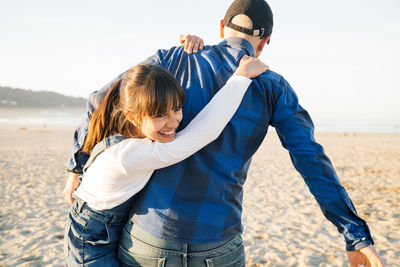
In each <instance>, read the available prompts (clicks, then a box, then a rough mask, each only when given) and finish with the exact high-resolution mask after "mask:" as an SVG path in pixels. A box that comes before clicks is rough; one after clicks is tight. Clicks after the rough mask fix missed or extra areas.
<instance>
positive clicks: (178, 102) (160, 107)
mask: <svg viewBox="0 0 400 267" xmlns="http://www.w3.org/2000/svg"><path fill="white" fill-rule="evenodd" d="M154 89H155V90H154V92H153V94H149V96H150V99H148V101H146V102H147V103H146V107H145V109H144V110H146V114H144V115H146V116H149V117H156V116H158V115H161V114H165V113H167V112H169V111H171V110H177V109H180V108H181V107H182V105H183V103H184V102H185V92H184V90H183V88H182V87H181V86H180V85H178V87H175V86H173V87H172V86H168V87H161V88H159V87H158V86H157V84H156V87H155V88H154Z"/></svg>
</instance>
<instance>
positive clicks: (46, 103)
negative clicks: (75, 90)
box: [0, 86, 86, 107]
mask: <svg viewBox="0 0 400 267" xmlns="http://www.w3.org/2000/svg"><path fill="white" fill-rule="evenodd" d="M85 106H86V99H85V98H82V97H72V96H66V95H63V94H59V93H55V92H49V91H32V90H25V89H19V88H11V87H1V86H0V107H85Z"/></svg>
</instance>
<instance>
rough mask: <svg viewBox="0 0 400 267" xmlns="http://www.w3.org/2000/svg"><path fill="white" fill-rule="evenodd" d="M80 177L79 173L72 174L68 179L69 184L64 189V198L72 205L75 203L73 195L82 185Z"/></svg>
mask: <svg viewBox="0 0 400 267" xmlns="http://www.w3.org/2000/svg"><path fill="white" fill-rule="evenodd" d="M79 175H80V174H79V173H73V172H70V173H69V175H68V178H67V183H66V184H65V187H64V191H63V193H64V198H65V200H66V201H67V202H68V203H69V204H70V205H72V203H73V202H74V199H73V198H72V193H73V192H74V191H75V189H77V188H78V186H79V185H80V184H81V183H80V182H79V180H78V177H79Z"/></svg>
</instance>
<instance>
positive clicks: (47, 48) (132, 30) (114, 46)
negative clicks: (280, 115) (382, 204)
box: [0, 0, 400, 122]
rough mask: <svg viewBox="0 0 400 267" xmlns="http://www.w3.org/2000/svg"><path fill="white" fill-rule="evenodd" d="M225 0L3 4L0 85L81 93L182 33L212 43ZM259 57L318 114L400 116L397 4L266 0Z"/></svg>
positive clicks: (391, 0) (390, 0)
mask: <svg viewBox="0 0 400 267" xmlns="http://www.w3.org/2000/svg"><path fill="white" fill-rule="evenodd" d="M230 3H231V0H202V1H192V0H170V1H165V0H164V1H156V0H154V1H136V0H130V1H128V0H115V1H103V0H96V1H94V0H86V1H77V0H69V1H59V0H36V1H28V0H0V86H10V87H14V88H23V89H32V90H34V91H36V90H37V91H38V90H46V91H56V92H59V93H62V94H66V95H71V96H81V97H87V95H88V94H89V93H90V92H92V91H94V90H97V89H99V88H101V87H102V86H103V85H105V84H106V83H108V82H109V81H110V80H112V79H113V78H114V77H115V76H116V75H118V74H120V73H121V72H123V71H125V70H126V69H128V68H129V67H132V66H133V65H135V64H137V63H139V62H141V61H142V60H144V59H146V58H147V57H149V56H151V55H152V54H154V53H155V51H156V50H157V49H160V48H163V49H167V48H169V47H171V46H176V45H178V35H179V34H187V33H190V34H196V35H199V36H201V37H202V38H203V39H204V41H205V43H206V44H216V43H219V42H220V41H221V39H220V37H219V21H220V19H222V18H223V16H224V14H225V11H226V9H227V8H228V6H229V5H230ZM268 3H269V4H270V6H271V8H272V10H273V13H274V28H273V33H272V37H271V43H270V45H268V46H266V47H265V49H264V51H263V53H262V54H261V56H260V59H261V60H263V61H264V62H265V63H267V64H268V65H269V66H270V68H271V69H272V70H274V71H276V72H278V73H280V74H281V75H283V76H284V77H285V79H286V80H287V81H288V82H289V83H290V84H291V86H292V87H293V88H294V90H295V91H296V93H297V95H298V96H299V99H300V104H301V105H302V106H303V107H305V108H306V109H307V110H308V111H309V112H310V114H311V115H312V117H313V118H314V119H315V118H317V119H343V120H345V119H354V120H369V119H373V120H382V121H386V120H387V121H398V122H400V105H399V104H398V102H399V100H400V73H399V72H400V67H399V62H400V49H399V48H400V16H399V15H398V14H400V1H398V0H382V1H377V0H325V1H320V0H304V1H294V0H291V1H289V0H269V1H268Z"/></svg>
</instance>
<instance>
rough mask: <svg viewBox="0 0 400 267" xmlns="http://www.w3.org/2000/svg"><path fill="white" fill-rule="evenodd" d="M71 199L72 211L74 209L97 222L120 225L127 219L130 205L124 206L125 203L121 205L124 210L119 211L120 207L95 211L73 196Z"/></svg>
mask: <svg viewBox="0 0 400 267" xmlns="http://www.w3.org/2000/svg"><path fill="white" fill-rule="evenodd" d="M73 197H74V198H75V201H74V204H73V205H72V209H74V210H75V211H76V212H77V213H86V214H88V215H89V216H92V217H95V218H96V219H97V220H100V221H103V222H104V223H108V224H120V223H124V222H126V221H127V219H128V216H129V207H130V205H128V204H126V202H124V203H123V204H121V205H123V206H124V207H126V209H125V210H122V209H121V207H120V206H121V205H119V206H117V207H115V208H112V209H108V210H95V209H92V208H91V207H89V206H88V205H87V202H85V201H84V200H82V199H80V198H78V197H77V196H75V195H74V196H73Z"/></svg>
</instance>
